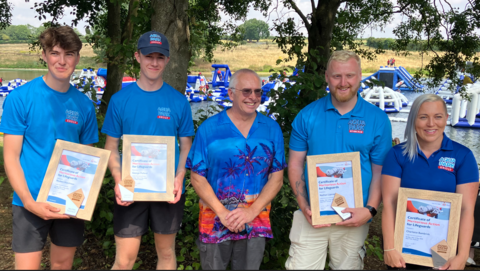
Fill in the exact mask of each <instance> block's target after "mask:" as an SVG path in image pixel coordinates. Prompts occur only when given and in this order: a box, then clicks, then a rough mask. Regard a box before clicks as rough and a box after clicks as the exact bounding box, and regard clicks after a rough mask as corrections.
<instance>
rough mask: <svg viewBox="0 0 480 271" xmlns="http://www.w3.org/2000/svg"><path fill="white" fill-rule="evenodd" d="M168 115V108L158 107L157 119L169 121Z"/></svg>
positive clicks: (169, 111)
mask: <svg viewBox="0 0 480 271" xmlns="http://www.w3.org/2000/svg"><path fill="white" fill-rule="evenodd" d="M170 113H171V110H170V108H168V107H159V108H158V114H157V119H164V120H169V119H170Z"/></svg>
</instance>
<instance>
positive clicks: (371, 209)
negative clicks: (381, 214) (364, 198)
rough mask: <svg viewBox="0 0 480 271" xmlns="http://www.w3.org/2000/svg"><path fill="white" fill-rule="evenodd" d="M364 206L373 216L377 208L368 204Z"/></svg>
mask: <svg viewBox="0 0 480 271" xmlns="http://www.w3.org/2000/svg"><path fill="white" fill-rule="evenodd" d="M365 208H367V209H368V210H369V211H370V214H371V215H372V218H374V217H375V215H376V214H377V209H375V208H373V207H372V206H370V205H367V206H365Z"/></svg>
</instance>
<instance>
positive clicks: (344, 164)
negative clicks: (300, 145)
mask: <svg viewBox="0 0 480 271" xmlns="http://www.w3.org/2000/svg"><path fill="white" fill-rule="evenodd" d="M307 171H308V188H309V192H310V193H309V196H310V208H311V209H312V224H313V225H320V224H333V223H337V222H341V221H343V219H347V215H345V216H343V215H339V214H338V213H337V212H336V211H335V210H334V209H333V208H332V204H333V200H334V198H335V194H338V196H341V197H343V198H345V202H346V204H343V205H342V207H346V206H348V207H350V208H360V207H363V193H362V172H361V167H360V153H359V152H348V153H335V154H325V155H312V156H307ZM333 206H335V207H336V208H337V209H338V208H339V207H340V206H337V205H335V204H333ZM345 214H347V213H345Z"/></svg>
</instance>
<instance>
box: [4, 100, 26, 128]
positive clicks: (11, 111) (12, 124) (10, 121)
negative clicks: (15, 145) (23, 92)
mask: <svg viewBox="0 0 480 271" xmlns="http://www.w3.org/2000/svg"><path fill="white" fill-rule="evenodd" d="M17 94H18V93H15V91H13V92H12V93H11V94H10V95H8V96H7V97H6V98H5V101H4V102H3V114H2V122H1V124H0V131H1V132H3V133H6V134H12V135H24V134H25V130H26V129H27V119H26V115H27V113H26V112H25V105H24V103H23V101H22V99H21V96H19V95H17Z"/></svg>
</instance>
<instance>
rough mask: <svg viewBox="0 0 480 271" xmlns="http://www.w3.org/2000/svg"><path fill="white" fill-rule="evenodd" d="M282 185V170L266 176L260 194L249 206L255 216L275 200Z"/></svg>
mask: <svg viewBox="0 0 480 271" xmlns="http://www.w3.org/2000/svg"><path fill="white" fill-rule="evenodd" d="M282 185H283V170H280V171H277V172H274V173H272V174H270V175H269V176H268V182H267V183H266V184H265V186H264V187H263V189H262V192H261V193H260V195H259V196H258V198H257V199H256V200H255V202H254V203H253V204H252V205H251V206H250V208H252V210H253V211H254V212H255V214H256V215H257V216H258V214H259V213H260V212H261V211H262V210H263V209H265V207H267V205H268V204H270V202H272V200H273V199H274V198H275V196H276V195H277V194H278V192H279V191H280V189H281V188H282Z"/></svg>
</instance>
